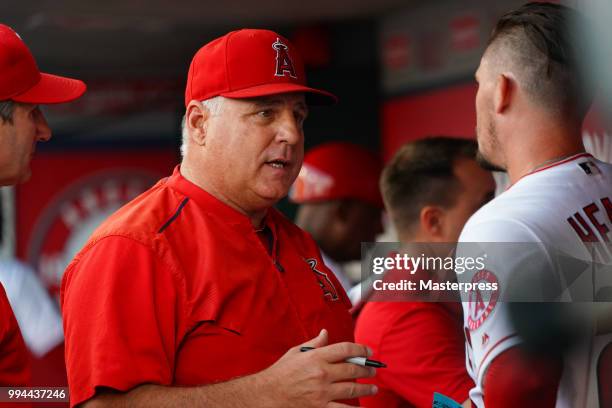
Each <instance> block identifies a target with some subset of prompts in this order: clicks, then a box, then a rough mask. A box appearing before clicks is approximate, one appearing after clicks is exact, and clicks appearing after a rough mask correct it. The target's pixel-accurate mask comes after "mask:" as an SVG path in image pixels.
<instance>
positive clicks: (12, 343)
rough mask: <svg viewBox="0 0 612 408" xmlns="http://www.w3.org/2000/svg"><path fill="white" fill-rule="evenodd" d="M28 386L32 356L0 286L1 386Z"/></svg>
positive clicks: (2, 287) (0, 285)
mask: <svg viewBox="0 0 612 408" xmlns="http://www.w3.org/2000/svg"><path fill="white" fill-rule="evenodd" d="M28 385H30V354H29V353H28V350H27V348H26V346H25V343H24V342H23V337H21V331H20V330H19V326H18V324H17V320H16V319H15V315H14V314H13V309H12V308H11V305H10V303H9V301H8V298H7V297H6V292H5V291H4V286H2V284H0V386H2V387H9V386H13V387H23V386H28ZM0 405H2V404H0ZM15 405H18V404H15Z"/></svg>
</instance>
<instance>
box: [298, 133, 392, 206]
mask: <svg viewBox="0 0 612 408" xmlns="http://www.w3.org/2000/svg"><path fill="white" fill-rule="evenodd" d="M381 172H382V162H381V160H380V158H379V157H378V156H377V155H376V154H374V153H373V152H371V151H369V150H367V149H365V148H363V147H361V146H358V145H356V144H353V143H348V142H329V143H324V144H322V145H319V146H317V147H315V148H313V149H311V150H309V151H308V153H306V155H305V156H304V164H303V165H302V169H301V170H300V174H299V175H298V177H297V179H296V180H295V182H294V183H293V186H292V187H291V191H290V192H289V199H290V200H291V201H293V202H294V203H298V204H304V203H312V202H321V201H328V200H336V199H343V198H353V199H357V200H361V201H365V202H366V203H369V204H372V205H374V206H376V207H379V208H383V207H384V205H383V200H382V196H381V194H380V188H379V187H378V180H379V178H380V173H381Z"/></svg>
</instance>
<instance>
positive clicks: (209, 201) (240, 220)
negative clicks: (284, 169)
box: [167, 166, 271, 228]
mask: <svg viewBox="0 0 612 408" xmlns="http://www.w3.org/2000/svg"><path fill="white" fill-rule="evenodd" d="M167 185H168V186H169V187H170V188H173V189H174V190H176V191H178V192H180V193H182V194H184V195H186V196H187V197H189V199H191V200H193V201H195V203H196V204H197V205H198V206H199V207H201V208H202V209H203V210H204V211H206V212H208V213H210V214H214V215H215V216H217V217H221V218H222V219H223V220H224V221H225V222H228V223H231V224H236V225H244V226H248V227H250V228H253V226H252V224H251V220H250V218H249V217H248V216H247V215H246V214H243V213H241V212H240V211H238V210H236V209H235V208H232V207H230V206H229V205H227V204H225V203H224V202H222V201H221V200H219V199H218V198H216V197H215V196H213V195H212V194H210V193H209V192H207V191H206V190H204V189H203V188H201V187H199V186H197V185H196V184H194V183H192V182H191V181H189V180H187V179H186V178H185V177H183V175H182V174H181V172H180V166H176V167H175V168H174V171H173V172H172V176H170V177H169V178H168V181H167ZM270 218H271V217H269V216H266V223H270V221H269V219H270Z"/></svg>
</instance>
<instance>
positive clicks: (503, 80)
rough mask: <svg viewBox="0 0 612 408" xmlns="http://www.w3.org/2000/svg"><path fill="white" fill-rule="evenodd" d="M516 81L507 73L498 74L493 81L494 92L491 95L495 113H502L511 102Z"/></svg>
mask: <svg viewBox="0 0 612 408" xmlns="http://www.w3.org/2000/svg"><path fill="white" fill-rule="evenodd" d="M515 86H516V82H515V81H514V78H513V77H512V75H511V74H509V73H503V74H499V75H498V76H497V80H496V81H495V94H494V96H493V104H494V105H493V107H494V109H495V113H503V112H504V111H505V110H506V109H507V108H508V107H509V106H510V103H511V102H512V97H513V93H514V91H515Z"/></svg>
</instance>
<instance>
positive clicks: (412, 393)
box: [357, 304, 474, 407]
mask: <svg viewBox="0 0 612 408" xmlns="http://www.w3.org/2000/svg"><path fill="white" fill-rule="evenodd" d="M398 306H399V305H398ZM364 324H365V326H364ZM358 326H361V328H360V330H373V331H380V333H381V336H380V341H379V344H378V345H372V346H373V349H374V356H373V358H375V359H377V360H381V361H383V362H384V363H386V364H387V368H384V369H380V370H377V372H376V376H377V377H376V378H375V383H377V384H379V385H380V387H381V388H384V389H387V390H389V391H391V392H393V393H394V394H396V395H397V396H399V397H400V398H402V399H404V400H405V401H407V402H409V403H410V404H411V406H416V407H426V406H431V404H432V401H433V393H434V392H440V393H442V394H444V395H447V396H448V397H450V398H452V399H454V400H455V401H458V402H459V403H463V402H464V401H465V400H466V399H467V398H468V393H469V390H470V389H471V388H473V387H474V383H473V381H472V380H471V378H470V377H469V375H468V373H467V371H466V368H465V350H464V338H463V335H462V333H461V330H460V329H458V323H457V322H456V321H453V318H452V316H451V315H450V314H448V313H447V312H446V311H445V310H443V307H442V306H441V305H435V304H431V305H430V304H425V305H421V306H416V307H412V308H410V309H406V308H405V307H401V306H400V307H399V308H397V309H394V308H392V311H391V312H390V313H389V311H388V310H387V311H386V312H385V313H383V314H382V315H378V314H375V313H369V311H368V309H364V311H363V312H362V314H361V316H360V321H359V322H358ZM368 326H369V327H368ZM358 332H359V329H358ZM360 340H361V339H360V338H359V337H358V338H357V341H360ZM360 402H361V404H362V405H363V406H365V407H383V406H385V404H384V403H383V401H382V400H381V401H380V402H381V403H379V402H378V401H377V397H376V396H373V397H368V398H364V399H362V400H361V401H360Z"/></svg>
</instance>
